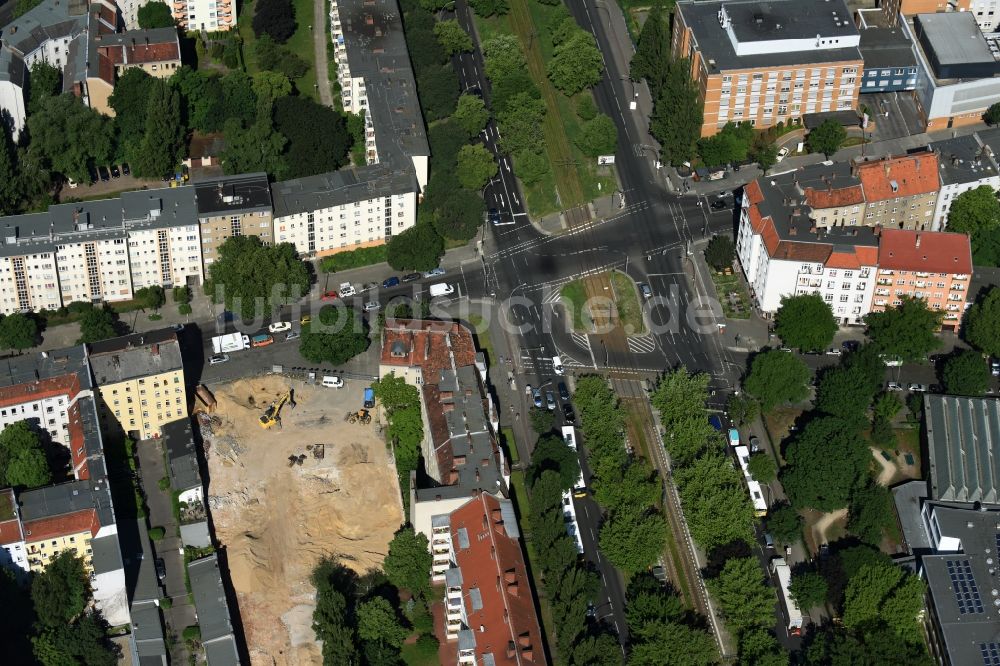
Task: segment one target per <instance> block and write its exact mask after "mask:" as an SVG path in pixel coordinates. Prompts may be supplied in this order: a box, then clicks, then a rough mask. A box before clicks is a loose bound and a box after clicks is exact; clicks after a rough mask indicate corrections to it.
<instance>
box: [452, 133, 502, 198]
mask: <svg viewBox="0 0 1000 666" xmlns="http://www.w3.org/2000/svg"><path fill="white" fill-rule="evenodd" d="M496 175H497V162H496V158H494V157H493V154H492V153H491V152H490V151H488V150H486V148H484V147H483V146H482V145H481V144H478V143H475V144H471V145H468V146H462V148H461V149H460V150H459V151H458V182H459V183H461V185H462V187H464V188H466V189H468V190H481V189H482V188H483V187H485V186H486V184H487V183H488V182H490V180H491V179H492V178H494V177H495V176H496Z"/></svg>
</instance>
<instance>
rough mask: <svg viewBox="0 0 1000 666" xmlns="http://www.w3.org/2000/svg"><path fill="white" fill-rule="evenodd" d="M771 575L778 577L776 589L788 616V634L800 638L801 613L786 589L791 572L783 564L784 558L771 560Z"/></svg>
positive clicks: (789, 583)
mask: <svg viewBox="0 0 1000 666" xmlns="http://www.w3.org/2000/svg"><path fill="white" fill-rule="evenodd" d="M771 573H773V574H774V575H776V576H777V577H778V589H779V590H780V591H781V600H782V602H784V604H785V611H786V613H787V615H788V633H789V634H790V635H792V636H801V635H802V611H801V610H800V609H799V606H798V604H796V603H795V600H794V599H792V596H791V594H789V592H788V587H789V585H791V582H792V570H791V568H790V567H789V566H788V564H787V563H786V562H785V558H783V557H776V558H774V559H773V560H771Z"/></svg>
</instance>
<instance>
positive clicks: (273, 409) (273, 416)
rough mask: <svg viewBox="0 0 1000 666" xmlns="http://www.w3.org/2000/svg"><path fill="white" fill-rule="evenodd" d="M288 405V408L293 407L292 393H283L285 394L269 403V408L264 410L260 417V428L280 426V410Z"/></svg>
mask: <svg viewBox="0 0 1000 666" xmlns="http://www.w3.org/2000/svg"><path fill="white" fill-rule="evenodd" d="M285 403H288V405H289V406H290V407H295V400H294V399H292V392H291V391H285V394H284V395H282V396H281V397H280V398H278V399H277V400H275V401H274V402H272V403H271V406H270V407H268V408H267V409H265V410H264V413H263V414H261V416H260V427H261V428H264V429H265V430H266V429H269V428H270V427H271V426H273V425H274V424H278V425H279V426H280V425H281V408H282V407H284V406H285Z"/></svg>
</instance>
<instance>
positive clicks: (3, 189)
mask: <svg viewBox="0 0 1000 666" xmlns="http://www.w3.org/2000/svg"><path fill="white" fill-rule="evenodd" d="M16 159H17V155H16V152H15V150H14V144H13V142H12V140H11V133H10V127H8V126H7V125H6V123H5V124H4V125H3V127H0V215H11V214H13V213H15V212H17V211H18V207H19V205H20V203H21V199H22V198H23V193H22V188H21V179H20V176H19V174H18V172H17V164H16V162H15V160H16Z"/></svg>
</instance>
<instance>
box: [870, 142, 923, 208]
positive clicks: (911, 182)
mask: <svg viewBox="0 0 1000 666" xmlns="http://www.w3.org/2000/svg"><path fill="white" fill-rule="evenodd" d="M857 173H858V178H860V179H861V185H862V186H863V187H864V188H865V200H866V201H883V200H886V199H895V198H896V197H909V196H913V195H916V194H927V193H929V192H936V191H938V190H939V189H940V188H941V181H940V180H939V178H938V159H937V155H935V154H934V153H920V154H917V155H906V156H905V157H890V158H888V159H884V160H878V161H877V162H866V163H864V164H859V165H858V166H857ZM893 183H895V184H896V189H895V190H893V188H892V184H893Z"/></svg>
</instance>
